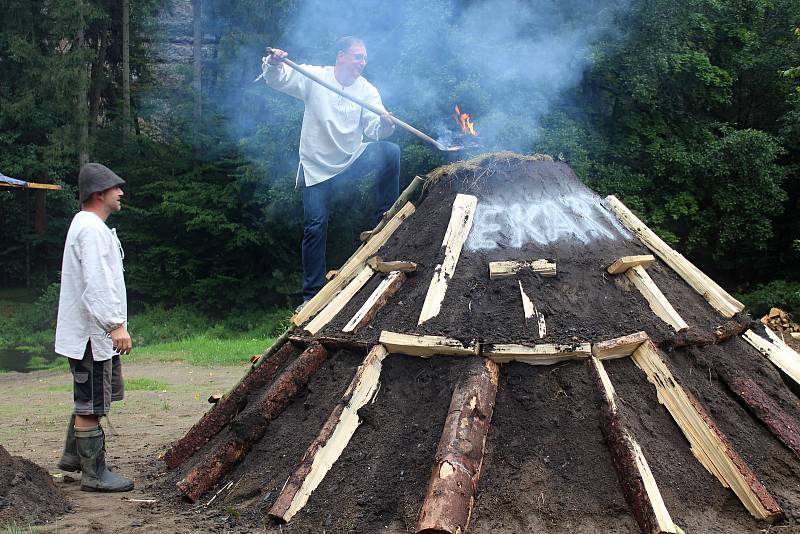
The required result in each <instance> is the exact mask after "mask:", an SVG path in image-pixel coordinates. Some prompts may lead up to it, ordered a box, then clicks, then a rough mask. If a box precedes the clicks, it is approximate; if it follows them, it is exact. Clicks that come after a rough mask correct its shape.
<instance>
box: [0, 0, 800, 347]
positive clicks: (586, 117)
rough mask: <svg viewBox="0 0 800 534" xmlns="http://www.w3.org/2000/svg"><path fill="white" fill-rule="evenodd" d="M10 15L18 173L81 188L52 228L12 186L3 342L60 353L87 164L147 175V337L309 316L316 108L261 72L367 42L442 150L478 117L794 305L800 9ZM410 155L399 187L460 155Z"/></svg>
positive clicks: (691, 249) (5, 138)
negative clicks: (70, 249)
mask: <svg viewBox="0 0 800 534" xmlns="http://www.w3.org/2000/svg"><path fill="white" fill-rule="evenodd" d="M0 13H2V16H0V172H2V173H3V174H6V175H8V176H12V177H16V178H20V179H24V180H28V181H34V182H44V183H56V184H59V185H62V186H63V190H61V191H55V192H48V193H47V195H46V220H43V221H34V220H33V219H34V215H33V213H34V208H35V203H36V197H35V194H34V193H32V192H30V191H25V190H11V189H7V188H2V189H0V220H2V223H3V233H2V235H3V237H2V246H0V287H2V288H3V290H2V291H3V293H1V294H0V299H3V298H5V301H4V302H5V305H4V306H0V308H2V310H5V312H4V313H2V314H0V315H2V316H3V317H4V318H0V348H2V347H3V346H11V345H14V344H16V345H19V344H20V343H23V342H26V340H27V342H28V343H33V344H38V345H41V344H44V343H47V342H48V341H47V340H49V342H51V341H52V339H51V337H52V328H53V323H54V317H55V306H56V303H57V294H58V285H57V284H58V278H59V269H60V262H61V254H62V250H63V242H64V238H65V235H66V231H67V228H68V226H69V222H70V220H71V218H72V216H73V214H74V213H75V212H76V211H77V210H78V209H79V208H78V204H77V174H78V170H79V168H80V165H81V164H82V163H84V162H86V161H99V162H102V163H104V164H106V165H107V166H109V167H111V168H112V169H114V170H115V171H116V172H117V173H118V174H119V175H121V176H122V177H124V178H125V179H126V180H127V182H128V185H127V186H126V188H125V198H124V200H123V206H124V208H123V210H122V212H120V213H119V214H117V215H114V216H113V217H112V219H110V220H109V222H110V224H111V225H112V226H115V227H116V228H117V230H118V232H119V235H120V236H121V239H122V242H123V245H124V248H125V266H126V281H127V286H128V291H129V302H130V305H131V308H132V311H133V313H134V316H136V315H135V314H139V315H138V317H139V321H138V323H139V324H140V325H141V328H139V331H140V332H146V333H147V336H149V339H146V340H145V341H153V340H154V339H157V340H168V339H173V338H176V337H180V336H181V335H183V333H182V332H184V333H185V332H187V331H195V332H196V331H197V330H198V329H199V328H204V326H203V325H207V324H208V321H212V322H213V321H222V323H220V324H222V326H221V327H218V329H221V330H220V331H239V332H251V331H254V330H259V329H261V330H263V331H264V332H265V333H266V334H267V335H269V334H274V332H275V330H276V329H279V328H280V325H281V318H285V317H286V315H287V314H288V311H287V310H290V309H291V308H292V307H293V306H295V305H296V304H298V303H299V301H300V297H299V292H300V275H301V265H300V253H299V252H300V241H301V236H302V201H301V196H300V194H299V191H298V190H296V189H295V187H294V182H295V173H296V169H297V159H298V157H297V150H298V141H299V132H300V125H301V119H302V112H303V107H302V103H300V102H298V101H295V100H293V99H291V98H290V97H287V96H285V95H282V94H280V93H277V92H275V91H272V90H270V89H268V88H267V87H265V86H264V84H263V83H261V82H260V83H254V82H253V80H254V79H255V78H256V77H257V76H258V75H259V74H260V72H261V69H260V63H261V57H262V55H263V53H264V48H265V46H268V45H270V46H277V47H280V48H283V49H286V50H288V51H289V53H290V57H291V58H293V59H294V60H295V61H297V62H299V63H311V64H332V62H333V59H334V52H333V51H332V44H333V43H334V41H335V40H336V38H337V37H339V36H341V35H346V34H351V35H358V36H361V37H362V38H364V39H365V41H366V43H367V48H368V51H369V56H370V64H369V65H368V67H367V70H366V73H365V75H366V77H367V78H368V79H369V80H370V81H371V82H372V83H373V84H375V85H376V86H377V87H378V88H379V90H380V91H381V94H382V97H383V100H384V104H385V105H386V107H387V108H388V109H389V110H391V111H392V112H393V113H395V114H396V115H397V116H398V117H400V118H402V119H404V120H406V121H407V122H409V123H411V124H414V125H416V126H417V127H419V128H420V129H422V130H425V131H429V132H431V133H433V134H434V135H447V134H448V131H449V130H452V129H453V128H455V122H454V121H453V119H452V110H453V107H454V106H455V105H456V104H458V105H460V106H461V107H462V108H463V109H464V110H465V111H467V112H469V113H470V114H471V115H472V117H473V118H474V119H475V121H476V124H477V129H478V131H479V133H480V136H479V140H480V142H481V143H482V146H483V148H484V149H485V150H486V151H489V150H504V149H509V150H514V151H517V152H521V153H547V154H551V155H553V156H554V157H556V158H558V159H561V160H564V161H566V162H568V163H569V164H570V165H571V166H572V168H573V169H574V170H575V172H576V173H577V174H578V176H579V177H580V178H581V179H582V180H583V181H584V182H585V183H586V184H587V185H589V186H590V187H591V188H593V189H594V190H595V191H597V192H598V193H599V194H601V195H606V194H615V195H617V196H618V197H620V198H621V200H622V201H623V202H625V203H626V204H627V205H628V206H629V207H630V208H632V209H633V210H634V211H635V212H636V213H637V214H639V215H640V216H641V217H642V218H643V219H644V220H645V221H646V222H647V223H648V224H649V225H650V227H651V228H653V229H654V230H655V231H656V232H657V233H658V234H659V235H660V236H661V237H662V238H664V239H665V240H666V241H667V242H668V243H669V244H671V245H672V246H673V247H675V248H677V249H678V250H679V251H681V252H682V253H684V254H685V255H687V256H688V257H689V258H690V259H691V260H692V261H693V262H695V263H696V264H697V265H698V266H699V267H700V268H701V269H703V270H704V271H705V272H707V273H708V274H709V275H710V276H711V277H712V278H714V279H716V280H718V281H720V282H721V283H723V285H725V286H726V287H727V288H728V289H730V290H732V291H734V292H736V294H737V295H738V296H739V297H740V298H742V299H744V300H745V302H746V303H747V304H748V305H749V307H750V308H751V311H753V313H754V314H761V313H763V312H764V311H766V308H767V307H768V306H771V305H777V306H781V307H783V308H785V309H787V310H789V311H793V312H795V313H796V314H797V313H800V283H798V281H800V261H798V260H800V216H799V215H798V209H799V208H800V167H798V164H800V87H798V86H800V3H798V2H797V1H796V0H737V1H720V0H601V1H588V0H561V1H558V2H554V1H550V0H530V1H525V2H523V1H519V0H511V1H502V2H501V1H498V0H483V1H481V0H463V1H455V0H424V1H423V0H407V1H402V2H401V1H383V2H379V1H374V0H373V1H368V0H353V1H343V0H329V1H323V0H305V1H303V0H240V1H231V0H0ZM393 140H394V141H395V142H397V143H398V144H400V146H401V149H402V176H401V187H403V186H405V185H406V184H407V183H408V182H410V180H411V179H412V178H413V177H414V176H415V175H424V174H426V173H428V172H430V171H431V170H432V169H434V168H435V167H437V166H438V165H441V164H443V163H447V161H446V160H445V159H444V158H443V156H442V155H441V154H440V153H438V152H436V151H435V149H432V148H431V147H429V146H427V145H425V144H422V143H421V142H420V141H419V140H418V139H416V138H414V137H410V136H407V135H405V134H404V133H398V134H396V135H395V137H394V139H393ZM367 193H368V190H367V188H366V187H360V188H358V190H356V191H353V192H352V195H351V196H349V197H346V198H343V199H342V200H341V205H340V206H339V211H338V212H337V213H336V215H334V217H333V219H332V221H331V227H330V229H329V230H330V231H329V267H330V268H334V267H335V266H337V265H339V264H341V263H342V262H343V261H344V260H345V259H346V258H347V257H348V256H349V255H350V254H351V252H352V250H353V249H354V247H355V245H356V243H357V238H358V234H359V232H360V231H362V230H364V229H367V228H371V227H372V226H373V224H372V221H368V220H367V219H366V218H365V217H364V216H363V213H367V212H368V210H366V209H359V208H358V207H359V206H364V205H365V203H366V201H367V200H366V199H367V198H368V195H367ZM23 302H24V303H25V306H23V305H22V303H23ZM18 304H19V305H18ZM2 310H0V311H2ZM20 310H24V312H20ZM165 318H167V319H165ZM169 318H171V319H169ZM176 318H177V319H176ZM265 318H266V319H265ZM172 323H174V324H172ZM156 324H163V325H166V326H164V327H163V328H162V329H161V330H158V329H156V328H155V326H154V325H156ZM170 324H171V325H170ZM37 332H38V334H37V335H36V336H34V337H36V339H33V340H31V335H32V334H33V333H37ZM135 335H136V332H134V336H135ZM143 335H145V334H143V333H142V334H140V336H143ZM135 340H136V338H135Z"/></svg>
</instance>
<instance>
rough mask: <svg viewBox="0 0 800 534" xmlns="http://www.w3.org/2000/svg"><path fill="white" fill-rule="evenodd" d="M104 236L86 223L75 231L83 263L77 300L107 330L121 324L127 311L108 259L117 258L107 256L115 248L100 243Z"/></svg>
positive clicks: (114, 251)
mask: <svg viewBox="0 0 800 534" xmlns="http://www.w3.org/2000/svg"><path fill="white" fill-rule="evenodd" d="M106 239H108V236H104V235H103V234H102V233H101V232H100V231H99V230H98V229H97V228H94V227H87V228H85V229H83V231H82V232H81V233H80V234H79V235H78V241H77V243H76V246H77V247H78V251H79V255H80V261H81V264H82V265H83V269H82V274H83V282H84V285H85V288H86V289H85V290H84V292H83V294H82V295H81V301H82V302H83V305H84V306H85V307H86V309H87V310H88V312H89V315H90V316H91V317H92V318H93V319H94V320H95V321H97V323H98V324H99V325H100V327H101V328H102V329H103V331H105V332H110V331H111V330H113V329H114V328H116V327H118V326H119V325H122V324H125V321H126V315H127V314H126V311H125V306H124V301H125V295H120V294H119V285H118V284H117V282H116V280H115V279H114V278H115V274H114V270H113V269H112V268H111V264H112V262H115V261H118V258H112V257H110V256H109V254H119V251H118V250H114V248H111V249H110V247H108V246H107V245H106V246H104V243H103V241H104V240H106ZM120 274H121V273H120Z"/></svg>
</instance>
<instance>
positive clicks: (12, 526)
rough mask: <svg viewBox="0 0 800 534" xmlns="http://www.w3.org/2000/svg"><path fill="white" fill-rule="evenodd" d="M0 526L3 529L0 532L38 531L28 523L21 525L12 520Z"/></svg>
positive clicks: (25, 533) (3, 533)
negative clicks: (24, 525) (25, 525)
mask: <svg viewBox="0 0 800 534" xmlns="http://www.w3.org/2000/svg"><path fill="white" fill-rule="evenodd" d="M0 528H2V529H3V530H2V534H36V533H38V532H39V531H38V530H36V529H35V528H33V527H32V526H30V525H28V526H27V527H21V526H19V525H17V522H16V521H12V522H11V523H8V524H6V525H0Z"/></svg>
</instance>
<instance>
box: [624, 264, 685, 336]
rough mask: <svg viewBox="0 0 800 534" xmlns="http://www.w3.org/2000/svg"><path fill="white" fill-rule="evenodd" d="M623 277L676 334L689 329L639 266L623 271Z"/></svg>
mask: <svg viewBox="0 0 800 534" xmlns="http://www.w3.org/2000/svg"><path fill="white" fill-rule="evenodd" d="M625 276H627V277H628V280H630V281H631V282H632V283H633V285H634V286H636V288H637V289H638V290H639V292H640V293H641V294H642V296H643V297H644V298H645V300H646V301H647V303H648V304H649V305H650V309H651V310H653V313H655V314H656V315H657V316H658V317H659V318H660V319H661V320H662V321H664V322H665V323H667V324H668V325H670V326H671V327H672V328H673V329H674V330H675V331H676V332H682V331H684V330H687V329H688V328H689V325H687V324H686V321H684V320H683V318H682V317H681V316H680V315H679V314H678V312H677V311H676V310H675V308H673V307H672V304H670V302H669V300H667V297H665V296H664V293H662V292H661V290H660V289H659V288H658V286H657V285H656V283H655V282H653V279H652V278H650V275H649V274H647V271H645V270H644V268H643V267H642V266H641V265H635V266H634V267H632V268H630V269H628V270H627V271H625Z"/></svg>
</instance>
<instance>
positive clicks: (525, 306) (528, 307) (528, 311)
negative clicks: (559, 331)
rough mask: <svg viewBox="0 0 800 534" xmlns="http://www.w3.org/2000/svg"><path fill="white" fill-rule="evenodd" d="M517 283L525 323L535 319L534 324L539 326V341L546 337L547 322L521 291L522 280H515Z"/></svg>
mask: <svg viewBox="0 0 800 534" xmlns="http://www.w3.org/2000/svg"><path fill="white" fill-rule="evenodd" d="M517 282H518V283H519V294H520V297H522V311H523V312H524V314H525V321H526V322H527V321H528V319H533V318H536V323H537V325H538V326H539V339H541V338H543V337H544V336H546V335H547V322H545V320H544V314H543V313H540V312H539V310H538V309H537V308H536V306H534V304H533V301H532V300H531V299H530V297H529V296H528V294H527V293H525V290H524V289H522V280H517Z"/></svg>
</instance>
